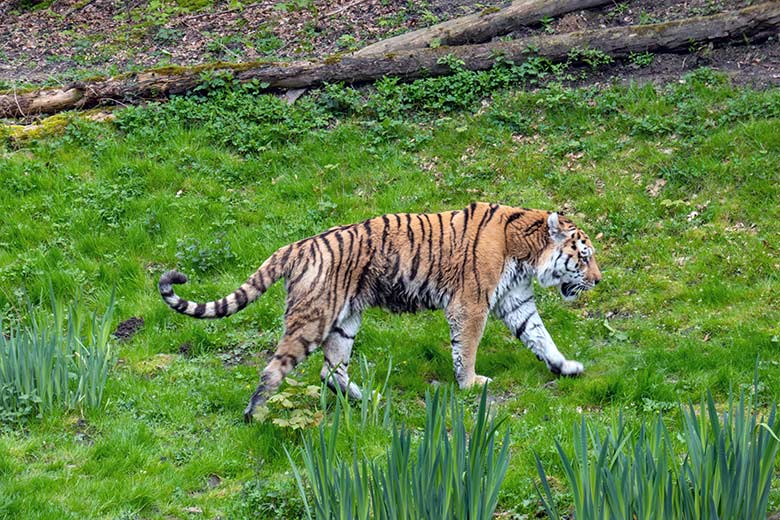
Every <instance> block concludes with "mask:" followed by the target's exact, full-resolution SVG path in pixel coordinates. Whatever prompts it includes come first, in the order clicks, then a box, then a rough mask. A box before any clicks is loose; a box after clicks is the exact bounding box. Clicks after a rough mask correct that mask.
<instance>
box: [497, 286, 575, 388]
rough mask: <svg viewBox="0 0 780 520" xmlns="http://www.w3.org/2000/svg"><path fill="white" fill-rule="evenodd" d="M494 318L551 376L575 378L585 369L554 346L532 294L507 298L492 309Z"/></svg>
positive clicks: (526, 293) (529, 292)
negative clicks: (540, 362)
mask: <svg viewBox="0 0 780 520" xmlns="http://www.w3.org/2000/svg"><path fill="white" fill-rule="evenodd" d="M496 315H497V316H498V317H499V318H501V320H502V321H503V322H504V323H505V324H506V326H507V327H508V328H509V330H510V331H511V332H512V334H514V335H515V336H516V337H517V338H518V339H519V340H520V341H522V342H523V344H525V346H526V347H528V348H529V349H531V352H533V353H534V354H536V357H537V358H538V359H539V360H540V361H544V363H545V364H546V365H547V368H549V369H550V372H552V373H553V374H555V375H565V376H576V375H579V374H581V373H582V372H583V371H584V370H585V369H584V367H583V366H582V363H580V362H578V361H573V360H568V359H566V358H565V357H564V356H563V354H561V352H560V351H559V350H558V347H556V346H555V342H554V341H553V339H552V337H551V336H550V333H549V332H547V329H546V328H545V326H544V323H542V318H541V316H539V312H538V311H537V310H536V304H535V303H534V298H533V293H532V292H531V288H530V287H529V290H528V292H523V293H521V294H513V295H508V296H507V297H506V298H504V299H503V301H502V302H501V303H500V305H499V306H498V308H497V309H496Z"/></svg>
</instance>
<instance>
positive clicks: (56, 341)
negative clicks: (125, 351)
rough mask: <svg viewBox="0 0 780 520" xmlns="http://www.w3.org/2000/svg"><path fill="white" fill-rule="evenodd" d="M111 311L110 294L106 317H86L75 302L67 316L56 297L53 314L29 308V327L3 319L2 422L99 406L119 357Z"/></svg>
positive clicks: (0, 362) (0, 330) (0, 355)
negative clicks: (113, 339)
mask: <svg viewBox="0 0 780 520" xmlns="http://www.w3.org/2000/svg"><path fill="white" fill-rule="evenodd" d="M113 307H114V299H113V296H112V298H111V302H110V303H109V306H108V309H107V310H106V312H105V314H103V315H102V316H99V315H98V314H97V312H94V313H93V314H92V316H91V319H87V318H85V316H84V315H83V313H82V311H80V310H79V302H78V299H76V300H74V301H73V302H72V303H71V305H70V306H69V307H68V311H67V316H66V315H65V314H64V313H63V312H62V310H61V307H60V305H58V304H57V302H56V300H55V299H54V296H53V295H52V313H51V315H50V316H44V315H43V314H42V313H40V312H38V311H36V310H34V309H33V308H32V306H28V308H29V318H28V322H27V323H26V324H19V325H15V324H9V325H7V326H4V324H3V322H2V320H0V419H3V420H9V419H14V418H18V417H22V416H25V415H28V414H35V415H37V416H39V417H40V416H42V415H43V414H44V413H45V412H47V411H49V410H52V409H54V408H57V407H64V408H67V409H82V408H90V407H95V406H98V405H99V404H100V403H101V401H102V399H103V389H104V388H105V385H106V380H107V377H108V371H109V369H110V368H111V367H112V366H113V363H114V359H115V355H114V351H113V350H112V347H111V344H110V342H109V336H110V334H111V328H110V327H111V315H112V312H113Z"/></svg>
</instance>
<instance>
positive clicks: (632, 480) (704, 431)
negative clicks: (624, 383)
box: [536, 392, 780, 520]
mask: <svg viewBox="0 0 780 520" xmlns="http://www.w3.org/2000/svg"><path fill="white" fill-rule="evenodd" d="M680 412H681V418H682V430H683V433H684V439H685V447H686V455H685V456H684V457H683V458H678V457H677V456H676V455H675V453H674V450H673V445H672V442H671V440H670V439H669V434H668V431H667V429H666V426H665V425H664V422H663V420H662V418H661V416H660V415H659V416H658V417H656V419H655V420H654V421H653V422H652V423H651V424H650V425H649V426H648V425H647V424H646V423H643V424H642V425H641V426H640V428H639V431H638V432H637V433H635V434H631V433H629V432H628V431H627V429H626V427H625V425H624V424H623V422H622V420H621V421H618V423H617V424H616V425H613V426H612V428H611V429H610V430H609V431H607V432H606V434H605V435H604V436H603V438H602V437H601V436H600V435H599V433H598V432H597V431H596V430H595V429H593V428H591V427H589V426H588V424H587V423H586V421H585V419H584V418H583V420H582V422H581V423H580V425H578V426H575V428H574V456H573V457H571V458H570V457H569V455H567V453H566V451H565V450H564V449H563V447H562V446H561V445H560V444H559V443H557V442H556V446H557V449H558V455H559V457H560V460H561V464H562V465H563V468H564V474H565V476H566V480H567V482H568V485H569V488H570V490H571V494H572V497H573V507H574V514H575V517H576V518H587V519H589V520H590V519H593V520H602V519H603V520H607V519H609V520H612V519H615V520H618V519H625V518H635V519H637V520H650V519H654V518H675V519H680V520H686V519H690V520H699V519H702V518H707V519H713V520H726V519H728V520H750V519H754V518H764V517H765V516H766V511H767V506H768V500H769V489H770V485H771V478H772V471H773V468H774V462H775V458H776V455H777V451H778V444H780V439H778V437H777V434H776V432H778V429H779V428H780V421H778V418H777V414H776V407H775V406H774V405H773V406H772V407H771V408H770V409H769V411H768V415H767V416H766V420H765V421H763V419H762V418H761V417H760V416H759V412H758V410H757V406H756V403H755V402H754V401H753V398H752V397H751V398H750V399H746V397H745V395H744V392H743V393H742V394H741V395H740V398H739V401H738V403H735V402H734V399H733V398H730V399H729V403H728V409H727V410H726V411H725V412H724V413H723V414H722V416H721V415H719V414H718V412H717V409H716V406H715V402H714V399H713V397H712V394H710V393H709V392H708V393H707V397H706V402H705V401H704V400H703V401H702V403H701V406H700V409H699V411H698V412H697V410H696V409H695V408H694V407H693V405H689V406H687V407H681V410H680ZM536 460H537V470H538V472H539V476H540V477H541V479H542V486H541V489H539V490H538V491H539V495H540V496H541V498H542V502H543V504H544V507H545V510H546V511H547V514H548V516H549V517H550V518H554V519H559V518H561V515H560V513H559V512H558V510H557V509H556V507H555V501H554V497H553V495H552V491H551V489H550V487H549V485H548V483H547V478H546V475H545V471H544V468H543V467H542V464H541V461H540V460H539V458H538V457H537V459H536Z"/></svg>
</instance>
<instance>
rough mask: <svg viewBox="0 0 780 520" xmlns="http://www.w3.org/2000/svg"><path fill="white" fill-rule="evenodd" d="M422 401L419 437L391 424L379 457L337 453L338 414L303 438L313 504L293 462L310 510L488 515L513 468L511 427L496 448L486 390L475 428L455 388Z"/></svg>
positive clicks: (323, 514)
mask: <svg viewBox="0 0 780 520" xmlns="http://www.w3.org/2000/svg"><path fill="white" fill-rule="evenodd" d="M425 403H426V419H425V427H424V430H423V433H422V438H421V439H420V440H419V442H417V443H416V442H415V437H416V435H415V433H414V432H413V431H412V430H410V429H409V428H407V427H405V426H401V427H400V428H397V427H396V426H393V428H392V435H391V440H390V446H389V447H388V449H387V451H386V452H385V455H384V457H381V458H380V460H371V459H369V458H368V457H367V456H365V455H359V454H358V453H356V452H355V453H353V460H352V462H351V463H349V462H347V461H346V460H344V459H342V458H341V457H340V455H339V454H338V452H337V451H336V449H335V439H336V437H337V436H338V435H339V428H340V423H339V420H338V414H337V415H336V416H334V419H333V421H332V423H331V424H330V425H329V426H327V425H322V426H320V429H319V432H318V434H319V435H318V436H311V435H310V436H308V437H306V438H305V439H304V448H303V461H304V467H303V470H304V471H303V473H304V474H305V476H306V478H307V480H308V481H309V483H310V485H311V489H312V495H313V504H314V505H313V507H309V505H308V501H307V498H306V494H305V490H304V487H303V479H302V475H301V472H300V471H299V469H298V468H297V466H296V465H295V464H294V463H293V462H292V458H291V459H290V461H291V463H292V465H293V471H294V473H295V475H296V478H297V479H298V482H299V488H300V491H301V494H302V496H303V499H304V503H305V504H306V510H307V515H308V517H309V518H317V519H318V520H323V519H347V518H350V519H352V518H354V519H367V518H374V519H379V520H406V519H408V520H412V519H414V520H417V519H437V520H438V519H442V518H450V519H474V520H477V519H488V518H491V517H492V515H493V512H494V511H495V509H496V506H497V504H498V492H499V489H500V487H501V483H502V481H503V479H504V476H505V474H506V471H507V468H508V467H509V451H508V450H509V431H508V430H507V431H506V433H505V435H504V436H503V442H502V444H501V446H500V448H499V446H498V444H497V442H496V437H497V436H498V426H499V425H498V424H497V423H496V422H495V421H494V420H493V419H492V418H491V417H490V410H489V406H488V404H487V390H484V391H483V393H482V397H481V400H480V404H479V408H478V410H477V413H476V416H475V417H474V420H473V426H472V427H471V429H470V430H467V428H466V423H465V413H464V409H463V405H462V404H459V403H458V401H457V399H456V398H455V395H454V392H453V391H451V390H449V391H448V390H446V389H444V390H441V389H437V390H436V391H435V392H434V394H432V395H431V394H430V393H427V394H426V397H425ZM338 406H339V407H340V406H341V402H339V404H338ZM415 444H416V446H415Z"/></svg>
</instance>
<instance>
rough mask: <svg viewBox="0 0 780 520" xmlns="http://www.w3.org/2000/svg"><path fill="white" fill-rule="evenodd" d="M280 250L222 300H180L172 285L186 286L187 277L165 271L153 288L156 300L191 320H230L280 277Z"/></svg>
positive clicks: (281, 269) (282, 274)
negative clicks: (155, 292)
mask: <svg viewBox="0 0 780 520" xmlns="http://www.w3.org/2000/svg"><path fill="white" fill-rule="evenodd" d="M287 247H289V246H287ZM284 249H285V248H282V249H280V250H279V251H277V252H276V253H274V254H273V255H272V256H271V257H270V258H268V260H266V261H265V262H263V265H261V266H260V267H259V268H258V269H257V271H255V272H254V273H253V274H252V276H250V277H249V278H248V279H247V281H246V282H244V283H243V284H242V285H241V287H239V288H238V289H236V290H235V291H233V292H232V293H230V294H228V295H227V296H225V297H224V298H222V299H219V300H214V301H210V302H208V303H196V302H191V301H188V300H185V299H183V298H181V297H180V296H178V295H177V294H176V293H175V292H174V290H173V285H174V284H184V283H187V276H185V275H184V274H182V273H180V272H178V271H175V270H174V271H168V272H167V273H165V274H163V275H162V276H161V277H160V282H159V283H158V284H157V287H158V289H159V290H160V296H162V298H163V300H165V303H167V304H168V306H169V307H170V308H172V309H173V310H175V311H176V312H179V313H181V314H186V315H187V316H192V317H193V318H201V319H209V318H224V317H225V316H230V315H232V314H235V313H237V312H238V311H240V310H241V309H243V308H244V307H246V306H247V305H249V304H250V303H252V302H253V301H255V300H256V299H258V298H259V297H260V296H261V295H262V294H263V293H264V292H265V291H266V290H267V289H268V287H270V286H271V285H272V284H273V283H274V282H276V281H277V280H278V279H279V278H281V277H282V276H284V274H285V269H284V265H283V264H282V263H280V262H279V253H280V252H281V253H283V252H284V251H283V250H284Z"/></svg>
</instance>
